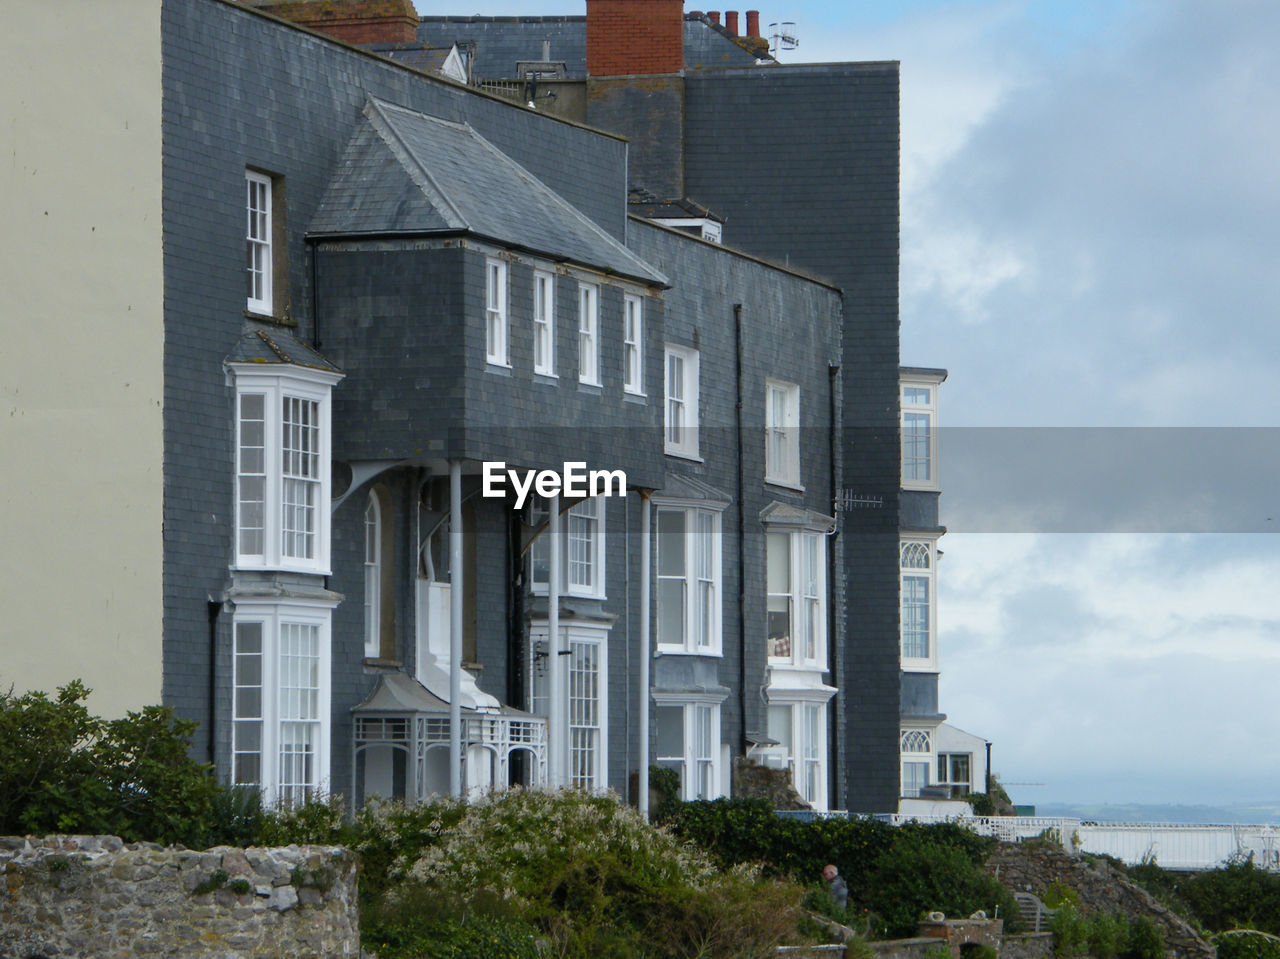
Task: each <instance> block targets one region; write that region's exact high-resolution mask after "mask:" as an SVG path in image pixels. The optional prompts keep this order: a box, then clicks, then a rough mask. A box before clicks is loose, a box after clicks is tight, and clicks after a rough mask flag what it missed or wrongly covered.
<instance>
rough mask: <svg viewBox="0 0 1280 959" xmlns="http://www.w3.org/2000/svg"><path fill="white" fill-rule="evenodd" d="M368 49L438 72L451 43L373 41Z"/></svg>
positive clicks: (445, 58) (428, 70)
mask: <svg viewBox="0 0 1280 959" xmlns="http://www.w3.org/2000/svg"><path fill="white" fill-rule="evenodd" d="M369 49H370V50H372V51H373V52H374V53H380V54H382V55H383V56H384V57H387V58H388V59H391V60H395V61H396V62H397V63H403V64H404V65H405V66H408V67H413V68H414V69H415V70H422V71H424V72H426V73H439V72H440V71H441V68H443V67H444V62H445V61H446V60H448V59H449V53H450V52H451V51H452V50H453V44H449V45H447V46H442V47H431V46H427V45H426V44H423V43H375V44H371V45H370V46H369Z"/></svg>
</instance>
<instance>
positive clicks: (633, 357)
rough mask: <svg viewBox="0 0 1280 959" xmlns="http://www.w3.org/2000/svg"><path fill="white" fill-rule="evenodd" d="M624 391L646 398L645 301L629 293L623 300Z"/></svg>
mask: <svg viewBox="0 0 1280 959" xmlns="http://www.w3.org/2000/svg"><path fill="white" fill-rule="evenodd" d="M622 389H623V391H624V392H626V393H630V394H631V395H632V396H644V395H645V393H644V301H643V300H642V299H641V298H640V297H638V296H636V295H634V294H632V293H628V294H626V295H625V296H624V297H623V298H622Z"/></svg>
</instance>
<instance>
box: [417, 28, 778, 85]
mask: <svg viewBox="0 0 1280 959" xmlns="http://www.w3.org/2000/svg"><path fill="white" fill-rule="evenodd" d="M418 39H419V40H420V41H422V42H423V43H425V44H428V45H430V46H448V45H450V44H453V43H459V44H461V43H465V42H467V41H471V40H474V41H475V68H474V70H473V71H472V72H473V75H474V76H475V77H476V78H477V79H480V80H502V79H515V78H516V62H517V61H520V60H541V59H542V42H543V41H544V40H550V41H551V57H550V59H551V60H553V61H563V62H564V64H565V69H566V77H567V78H568V79H570V80H582V79H585V78H586V76H587V18H586V17H422V18H420V20H419V23H418ZM755 62H756V58H755V57H754V56H753V55H752V54H750V53H748V52H747V51H746V50H744V49H743V48H742V47H741V46H740V45H739V44H737V43H735V42H734V39H733V38H732V37H730V36H729V32H728V31H727V30H726V29H725V28H724V27H722V26H717V25H715V24H713V23H711V22H710V21H709V20H708V19H707V17H706V15H705V14H701V13H686V14H685V18H684V65H685V68H686V69H688V70H699V69H702V68H704V67H742V66H752V65H754V64H755Z"/></svg>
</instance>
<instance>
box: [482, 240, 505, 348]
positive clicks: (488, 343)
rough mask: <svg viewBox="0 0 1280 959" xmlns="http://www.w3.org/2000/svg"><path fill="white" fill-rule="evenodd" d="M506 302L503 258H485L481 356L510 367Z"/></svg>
mask: <svg viewBox="0 0 1280 959" xmlns="http://www.w3.org/2000/svg"><path fill="white" fill-rule="evenodd" d="M507 302H508V301H507V264H506V261H505V260H499V259H497V258H496V257H491V256H490V257H485V261H484V358H485V362H486V363H489V364H490V365H492V366H504V367H510V366H511V342H510V340H511V336H510V332H511V329H510V325H509V321H508V309H507Z"/></svg>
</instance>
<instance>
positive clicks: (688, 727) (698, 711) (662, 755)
mask: <svg viewBox="0 0 1280 959" xmlns="http://www.w3.org/2000/svg"><path fill="white" fill-rule="evenodd" d="M720 703H721V700H720V699H718V698H713V697H689V696H682V695H678V694H673V693H659V692H655V693H654V694H653V708H654V709H655V710H659V709H670V710H679V711H680V726H681V743H680V750H679V752H678V753H677V752H676V751H675V750H669V751H667V752H663V750H662V745H663V744H662V743H661V742H660V741H659V742H656V743H655V747H654V750H653V761H654V764H655V765H657V766H662V767H664V768H666V769H674V770H675V771H676V773H677V775H679V777H680V798H681V799H683V800H685V801H686V802H692V801H694V800H698V799H718V798H720V797H721V796H724V795H726V792H725V789H724V769H723V767H722V755H723V750H722V749H721V748H720V745H721V744H720ZM653 726H654V729H655V731H656V730H657V728H658V720H657V717H656V715H655V717H654V721H653ZM700 727H702V728H700ZM704 728H705V730H706V735H703V734H702V733H703V729H704ZM704 747H705V748H704Z"/></svg>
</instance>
